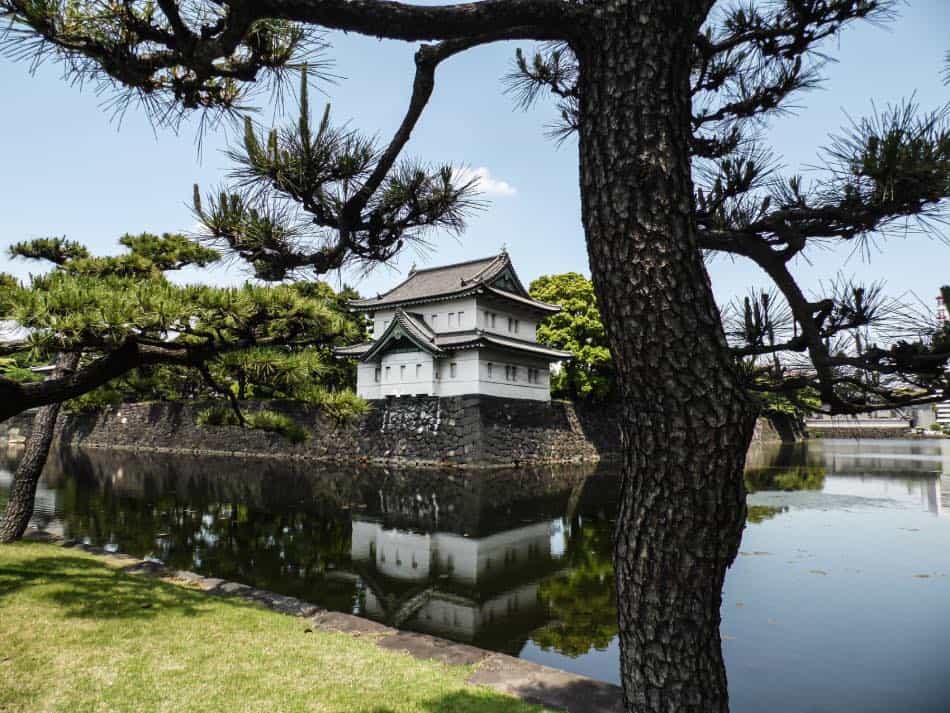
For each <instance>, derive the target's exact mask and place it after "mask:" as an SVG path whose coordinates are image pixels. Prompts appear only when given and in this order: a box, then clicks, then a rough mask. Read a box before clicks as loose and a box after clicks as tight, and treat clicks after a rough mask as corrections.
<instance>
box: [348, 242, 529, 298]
mask: <svg viewBox="0 0 950 713" xmlns="http://www.w3.org/2000/svg"><path fill="white" fill-rule="evenodd" d="M510 264H511V261H510V260H509V259H508V254H507V253H501V254H499V255H493V256H491V257H486V258H481V259H480V260H469V261H468V262H459V263H455V264H454V265H444V266H442V267H430V268H426V269H424V270H414V271H413V272H411V273H410V274H409V277H408V278H406V279H405V280H403V281H402V282H400V283H399V284H398V285H396V286H395V287H394V288H392V289H391V290H389V292H386V293H384V294H381V295H377V296H376V297H373V298H369V299H363V300H353V301H352V302H350V306H351V307H353V308H354V309H357V310H365V309H372V308H375V307H380V306H383V305H393V304H398V303H403V302H414V301H418V300H425V299H430V298H434V297H442V298H446V297H451V296H452V295H456V294H459V293H464V292H468V291H470V290H471V289H472V288H474V287H477V286H478V285H481V284H483V283H485V282H486V281H488V280H491V279H492V278H493V277H495V276H496V275H498V274H499V273H500V272H501V271H502V270H504V269H505V268H506V267H507V266H508V265H510Z"/></svg>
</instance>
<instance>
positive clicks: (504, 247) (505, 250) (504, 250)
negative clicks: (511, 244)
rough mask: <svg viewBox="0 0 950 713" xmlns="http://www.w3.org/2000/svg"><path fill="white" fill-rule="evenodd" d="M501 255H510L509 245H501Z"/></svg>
mask: <svg viewBox="0 0 950 713" xmlns="http://www.w3.org/2000/svg"><path fill="white" fill-rule="evenodd" d="M501 254H502V255H507V254H508V243H502V244H501Z"/></svg>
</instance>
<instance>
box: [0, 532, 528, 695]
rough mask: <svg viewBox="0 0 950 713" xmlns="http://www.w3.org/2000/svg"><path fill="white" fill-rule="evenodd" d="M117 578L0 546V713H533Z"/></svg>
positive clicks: (448, 679)
mask: <svg viewBox="0 0 950 713" xmlns="http://www.w3.org/2000/svg"><path fill="white" fill-rule="evenodd" d="M307 628H308V622H307V621H305V620H303V619H298V618H294V617H289V616H284V615H281V614H277V613H274V612H271V611H268V610H265V609H262V608H259V607H257V606H254V605H252V604H248V603H245V602H242V601H238V600H231V599H218V598H216V597H210V596H208V595H206V594H203V593H201V592H198V591H195V590H191V589H187V588H184V587H179V586H177V585H174V584H169V583H166V582H162V581H160V580H157V579H154V578H152V577H148V576H132V575H128V574H125V573H123V572H121V571H119V570H117V569H114V568H113V567H111V566H109V565H108V564H106V563H104V562H103V561H102V560H100V559H97V558H95V557H93V556H92V555H88V554H86V553H83V552H79V551H75V550H70V549H63V548H60V547H57V546H54V545H44V544H30V543H18V544H14V545H0V711H3V712H4V713H6V712H8V711H9V712H12V711H17V712H18V713H26V712H28V711H69V712H70V713H74V712H82V711H136V713H138V712H143V713H144V712H147V711H175V712H176V713H177V712H178V711H229V712H231V711H365V712H366V713H402V712H404V711H406V712H410V711H412V712H415V711H419V712H421V713H432V712H434V711H446V712H452V713H529V712H531V711H534V712H538V711H541V709H540V708H538V707H536V706H530V705H527V704H525V703H522V702H520V701H517V700H515V699H513V698H509V697H507V696H504V695H501V694H499V693H495V692H493V691H490V690H488V689H482V688H476V687H472V686H468V685H466V683H465V679H466V677H467V676H468V675H469V674H470V673H471V670H472V669H471V668H470V667H462V666H447V665H443V664H439V663H435V662H429V661H417V660H415V659H413V658H411V657H409V656H407V655H404V654H399V653H393V652H389V651H384V650H381V649H379V648H377V647H376V646H375V644H374V641H373V639H372V638H371V637H362V638H354V637H351V636H349V635H346V634H337V633H328V632H322V631H319V630H314V631H312V632H310V633H308V632H307V631H306V630H307Z"/></svg>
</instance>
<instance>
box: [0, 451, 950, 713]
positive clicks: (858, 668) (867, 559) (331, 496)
mask: <svg viewBox="0 0 950 713" xmlns="http://www.w3.org/2000/svg"><path fill="white" fill-rule="evenodd" d="M13 463H14V460H13V456H11V458H10V460H9V461H8V462H7V464H6V467H5V470H2V471H0V501H2V500H3V499H4V494H3V493H4V489H5V487H7V486H8V484H9V470H10V468H11V467H12V465H13ZM747 484H748V486H749V490H750V495H749V506H750V507H749V518H748V523H747V528H746V531H745V534H744V537H743V543H742V548H741V553H740V556H739V557H738V558H737V561H736V563H735V564H734V566H733V567H732V569H731V570H730V572H729V574H728V576H727V579H726V587H725V592H724V604H723V609H722V616H723V623H722V634H723V638H724V650H725V655H726V663H727V669H728V673H729V684H730V691H731V697H732V701H733V706H732V707H733V711H734V712H736V713H752V712H753V711H759V710H770V711H781V712H784V711H788V712H789V713H792V712H793V711H794V712H795V713H798V712H800V711H842V710H861V711H868V712H871V711H882V712H883V711H895V710H901V711H935V712H936V711H945V710H947V707H948V705H950V703H948V702H950V676H948V675H947V673H948V671H950V668H948V664H947V660H948V656H947V654H948V653H950V618H948V617H946V616H944V614H943V608H944V607H945V606H946V603H947V602H948V601H950V576H948V575H950V441H938V440H934V441H850V440H849V441H844V440H841V441H838V440H824V441H813V442H811V443H808V444H801V445H795V446H778V445H776V446H766V447H763V448H762V449H760V450H759V451H757V452H755V453H754V454H753V456H752V457H751V459H750V464H749V470H748V472H747ZM616 487H617V477H616V472H615V471H614V470H613V466H599V467H597V466H576V467H571V468H564V467H560V468H554V467H549V468H543V469H539V468H535V469H521V470H507V471H484V472H469V471H458V470H456V471H449V472H444V473H436V472H434V471H405V470H391V471H387V470H381V469H368V468H349V469H341V468H333V469H328V468H326V467H321V466H316V465H313V464H307V463H302V462H291V461H275V460H268V459H244V460H234V459H227V458H209V457H203V458H193V457H186V456H180V457H179V456H176V457H170V456H161V455H149V456H134V455H131V454H129V453H111V452H108V451H104V450H72V451H64V452H62V453H60V454H58V455H57V456H56V457H55V458H54V459H53V460H52V462H51V463H50V465H49V467H48V469H47V473H46V474H45V476H44V479H43V482H42V484H41V488H40V491H39V494H38V501H37V511H36V515H35V517H34V522H35V524H37V525H39V526H43V527H45V528H47V529H49V530H52V531H56V532H59V533H61V534H63V535H65V536H67V537H72V538H78V539H82V540H85V541H87V542H89V543H91V544H96V545H102V546H105V547H107V548H108V549H114V550H118V551H123V552H127V553H130V554H133V555H138V556H145V555H149V556H152V557H155V558H157V559H160V560H162V561H164V562H165V563H167V564H169V565H172V566H174V567H177V568H181V569H189V570H193V571H197V572H201V573H204V574H208V575H214V576H218V577H223V578H226V579H232V580H237V581H241V582H244V583H247V584H251V585H254V586H257V587H261V588H265V589H271V590H274V591H277V592H281V593H285V594H290V595H294V596H297V597H300V598H302V599H306V600H308V601H312V602H314V603H317V604H320V605H322V606H325V607H328V608H332V609H336V610H340V611H347V612H352V613H356V614H360V615H363V616H367V617H371V618H373V619H377V620H380V621H384V622H386V623H388V624H391V625H395V626H399V627H402V628H407V629H413V630H419V631H425V632H429V633H433V634H437V635H440V636H445V637H448V638H453V639H457V640H461V641H465V642H469V643H473V644H475V645H478V646H481V647H484V648H489V649H494V650H498V651H504V652H506V653H510V654H513V655H516V656H521V657H522V658H526V659H530V660H533V661H537V662H540V663H544V664H547V665H551V666H555V667H558V668H563V669H566V670H569V671H573V672H576V673H581V674H584V675H588V676H592V677H595V678H599V679H602V680H605V681H610V682H614V683H616V682H619V681H618V674H617V659H618V650H617V643H616V621H615V617H616V614H615V610H614V595H613V584H612V572H611V564H610V546H611V531H612V527H613V515H614V507H615V492H616Z"/></svg>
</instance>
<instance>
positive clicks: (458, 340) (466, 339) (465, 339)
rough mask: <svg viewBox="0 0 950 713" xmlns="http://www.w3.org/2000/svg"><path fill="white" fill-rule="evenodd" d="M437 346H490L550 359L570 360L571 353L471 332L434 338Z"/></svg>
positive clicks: (520, 340)
mask: <svg viewBox="0 0 950 713" xmlns="http://www.w3.org/2000/svg"><path fill="white" fill-rule="evenodd" d="M436 342H437V344H438V345H439V346H440V347H442V348H443V349H464V348H468V347H479V346H486V345H492V346H497V347H501V348H503V349H513V350H515V351H522V352H531V353H532V354H537V355H539V356H544V357H549V358H551V359H570V358H571V356H573V355H572V354H571V352H568V351H564V350H562V349H554V348H552V347H546V346H544V345H543V344H538V343H537V342H528V341H525V340H523V339H512V338H510V337H503V336H501V335H499V334H492V333H491V332H482V331H480V330H479V331H471V332H455V333H453V334H444V335H439V336H438V337H437V338H436Z"/></svg>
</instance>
